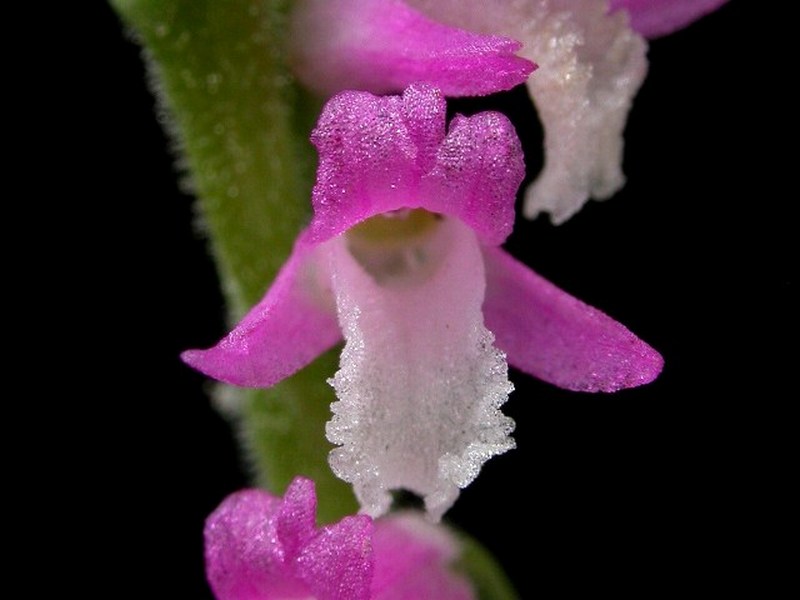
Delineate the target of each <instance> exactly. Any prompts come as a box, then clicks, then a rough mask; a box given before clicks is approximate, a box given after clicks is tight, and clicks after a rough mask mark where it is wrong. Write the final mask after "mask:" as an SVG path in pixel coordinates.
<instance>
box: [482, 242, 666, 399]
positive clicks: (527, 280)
mask: <svg viewBox="0 0 800 600" xmlns="http://www.w3.org/2000/svg"><path fill="white" fill-rule="evenodd" d="M484 256H485V260H486V275H487V289H486V301H485V303H484V315H485V318H486V325H487V327H488V328H489V329H490V330H491V331H492V332H494V334H495V337H496V340H497V346H498V347H499V348H500V349H502V350H503V351H504V352H506V353H507V355H508V361H509V364H511V365H512V366H514V367H517V368H519V369H521V370H522V371H525V372H526V373H529V374H531V375H534V376H536V377H538V378H540V379H543V380H545V381H548V382H550V383H552V384H554V385H557V386H559V387H563V388H566V389H570V390H577V391H585V392H597V391H603V392H614V391H617V390H620V389H622V388H627V387H636V386H639V385H643V384H645V383H649V382H650V381H652V380H653V379H655V378H656V376H658V374H659V373H660V372H661V368H662V366H663V359H662V358H661V355H660V354H659V353H658V352H656V351H655V350H653V349H652V348H651V347H650V346H648V345H647V344H645V343H644V342H643V341H641V340H640V339H639V338H637V337H636V336H635V335H634V334H633V333H631V332H630V331H628V329H626V328H625V327H624V326H623V325H621V324H620V323H617V322H616V321H614V320H613V319H611V318H610V317H608V316H606V315H605V314H603V313H601V312H600V311H598V310H597V309H594V308H592V307H591V306H588V305H586V304H584V303H583V302H581V301H580V300H577V299H576V298H573V297H572V296H570V295H569V294H567V293H566V292H563V291H561V290H559V289H558V288H557V287H556V286H554V285H553V284H551V283H550V282H548V281H546V280H545V279H543V278H542V277H540V276H539V275H537V274H536V273H534V272H533V271H531V270H530V269H528V268H527V267H526V266H525V265H523V264H522V263H519V262H517V261H516V260H515V259H513V258H512V257H511V256H509V255H508V254H506V253H505V252H504V251H502V250H500V249H497V248H485V249H484Z"/></svg>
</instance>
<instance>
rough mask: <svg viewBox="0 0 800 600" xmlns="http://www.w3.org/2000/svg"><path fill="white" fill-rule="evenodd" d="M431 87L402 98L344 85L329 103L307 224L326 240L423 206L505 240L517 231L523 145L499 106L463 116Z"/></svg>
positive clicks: (318, 133)
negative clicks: (449, 112)
mask: <svg viewBox="0 0 800 600" xmlns="http://www.w3.org/2000/svg"><path fill="white" fill-rule="evenodd" d="M445 111H446V106H445V101H444V98H443V97H442V96H441V94H440V93H439V92H438V91H437V90H435V89H434V88H431V87H429V86H427V85H415V86H410V87H409V88H408V89H407V90H406V91H405V92H404V93H403V95H402V96H390V97H377V96H373V95H372V94H369V93H365V92H344V93H342V94H339V95H338V96H336V97H335V98H333V99H332V100H331V101H330V102H328V104H327V105H326V107H325V110H324V111H323V113H322V116H321V117H320V119H319V122H318V124H317V127H316V129H315V130H314V132H313V133H312V137H311V139H312V141H313V143H314V145H315V146H316V147H317V149H318V151H319V157H320V164H319V168H318V170H317V182H316V185H315V186H314V191H313V204H314V220H313V221H312V223H311V227H310V231H311V235H312V237H313V239H314V240H315V241H323V240H326V239H328V238H330V237H331V236H333V235H337V234H340V233H343V232H344V231H347V230H348V229H349V228H350V227H352V226H353V225H355V224H357V223H359V222H361V221H363V220H365V219H367V218H369V217H372V216H374V215H377V214H381V213H387V212H391V211H394V210H399V209H405V208H424V209H426V210H428V211H430V212H435V213H441V214H446V215H452V216H454V217H458V218H459V219H461V220H463V221H464V222H465V223H467V224H469V225H470V226H471V227H473V228H474V229H475V231H476V233H477V234H478V235H479V236H480V238H481V241H482V242H484V243H487V244H499V243H501V242H502V241H503V240H505V238H506V237H507V236H508V234H509V233H510V231H511V228H512V225H513V219H514V198H515V194H516V191H517V189H518V187H519V184H520V183H521V181H522V178H523V176H524V164H523V155H522V149H521V147H520V144H519V140H518V139H517V136H516V133H515V131H514V128H513V126H512V125H511V123H510V122H509V121H508V119H506V117H504V116H503V115H501V114H499V113H481V114H478V115H475V116H473V117H470V118H465V117H457V118H455V119H454V120H453V122H452V124H451V126H450V131H449V132H447V135H446V136H445Z"/></svg>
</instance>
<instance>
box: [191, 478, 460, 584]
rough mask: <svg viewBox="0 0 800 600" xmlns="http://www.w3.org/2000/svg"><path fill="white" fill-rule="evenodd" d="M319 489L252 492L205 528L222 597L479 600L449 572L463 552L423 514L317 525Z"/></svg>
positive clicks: (233, 498) (226, 505)
mask: <svg viewBox="0 0 800 600" xmlns="http://www.w3.org/2000/svg"><path fill="white" fill-rule="evenodd" d="M316 502H317V500H316V495H315V493H314V483H313V482H312V481H310V480H308V479H304V478H301V477H298V478H296V479H295V480H294V481H293V482H292V483H291V485H290V486H289V488H288V489H287V490H286V494H285V495H284V497H283V498H276V497H275V496H272V495H270V494H269V493H267V492H265V491H263V490H256V489H251V490H243V491H240V492H237V493H235V494H232V495H230V496H228V498H226V499H225V500H224V501H223V502H222V504H221V505H220V506H219V507H218V508H217V509H216V511H214V513H212V514H211V516H209V518H208V520H207V521H206V528H205V543H206V573H207V577H208V581H209V583H210V584H211V588H212V590H213V591H214V595H215V596H216V597H217V599H218V600H273V599H278V598H298V599H300V598H316V599H317V600H425V599H430V600H471V599H472V598H474V595H473V593H472V590H471V587H470V585H469V583H468V582H467V581H466V580H465V579H464V578H462V577H460V576H458V575H456V574H455V573H454V572H452V571H451V570H450V569H449V568H448V567H449V565H450V564H451V563H452V562H453V561H454V560H456V559H457V558H458V553H459V548H458V545H457V543H456V541H455V539H453V537H452V536H451V535H450V534H449V533H448V531H447V530H446V529H444V528H443V527H437V526H435V525H432V524H430V523H427V522H425V521H424V520H423V519H421V518H420V517H417V516H415V515H414V514H411V513H407V514H398V515H394V516H391V517H387V518H384V519H381V520H379V521H376V522H373V521H372V519H370V518H369V517H367V516H364V515H359V516H351V517H345V518H344V519H342V520H341V521H339V522H338V523H336V524H334V525H329V526H326V527H322V528H319V529H318V528H317V527H316V525H315V516H316Z"/></svg>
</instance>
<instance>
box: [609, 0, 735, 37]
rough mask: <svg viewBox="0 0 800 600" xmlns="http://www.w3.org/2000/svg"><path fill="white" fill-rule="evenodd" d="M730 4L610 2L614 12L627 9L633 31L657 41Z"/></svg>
mask: <svg viewBox="0 0 800 600" xmlns="http://www.w3.org/2000/svg"><path fill="white" fill-rule="evenodd" d="M727 2H728V0H611V1H610V4H611V10H619V9H624V10H625V11H627V12H628V14H629V15H630V19H631V27H633V29H635V30H636V31H638V32H639V33H641V34H642V35H643V36H645V37H648V38H655V37H659V36H662V35H666V34H668V33H672V32H673V31H677V30H678V29H682V28H683V27H686V26H687V25H689V24H691V23H693V22H694V21H696V20H697V19H699V18H700V17H702V16H703V15H707V14H708V13H710V12H712V11H715V10H717V9H718V8H719V7H720V6H722V5H723V4H726V3H727Z"/></svg>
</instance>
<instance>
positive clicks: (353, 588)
mask: <svg viewBox="0 0 800 600" xmlns="http://www.w3.org/2000/svg"><path fill="white" fill-rule="evenodd" d="M372 530H373V527H372V520H371V519H370V518H369V517H367V516H364V515H359V516H355V517H345V518H344V519H342V520H341V521H339V522H338V523H336V524H335V525H331V526H329V527H324V528H323V529H322V530H320V532H319V534H318V535H317V536H316V537H315V538H314V539H313V540H312V541H311V542H310V543H309V544H308V545H307V546H306V547H305V548H304V549H303V551H302V553H301V554H300V555H299V556H298V557H297V573H298V575H299V577H301V578H302V579H303V581H305V583H306V585H307V586H308V589H309V591H311V592H312V595H313V597H314V598H316V599H318V600H370V592H369V590H370V582H371V581H372V569H373V564H372Z"/></svg>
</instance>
